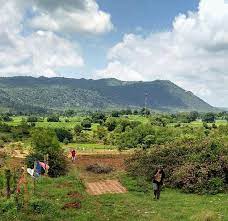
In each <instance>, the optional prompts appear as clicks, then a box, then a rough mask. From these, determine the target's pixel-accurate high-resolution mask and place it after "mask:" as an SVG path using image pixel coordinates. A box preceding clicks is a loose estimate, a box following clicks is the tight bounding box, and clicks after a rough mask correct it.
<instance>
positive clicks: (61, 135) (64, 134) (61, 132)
mask: <svg viewBox="0 0 228 221" xmlns="http://www.w3.org/2000/svg"><path fill="white" fill-rule="evenodd" d="M55 133H56V135H57V138H58V140H59V142H63V141H64V140H65V139H67V140H68V142H71V141H72V140H73V135H72V133H71V132H70V131H68V130H66V129H64V128H56V129H55Z"/></svg>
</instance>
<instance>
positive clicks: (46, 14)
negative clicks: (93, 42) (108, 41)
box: [27, 0, 113, 34]
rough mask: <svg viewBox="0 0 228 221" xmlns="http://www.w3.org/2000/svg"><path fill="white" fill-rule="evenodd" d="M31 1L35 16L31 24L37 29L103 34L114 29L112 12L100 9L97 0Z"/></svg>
mask: <svg viewBox="0 0 228 221" xmlns="http://www.w3.org/2000/svg"><path fill="white" fill-rule="evenodd" d="M27 1H28V0H27ZM30 2H32V4H33V10H34V13H35V16H34V17H33V18H32V19H31V21H30V22H29V24H30V26H31V27H33V28H35V29H42V30H51V31H55V32H66V33H70V34H71V33H75V32H80V33H89V34H91V33H92V34H102V33H105V32H109V31H111V30H112V29H113V25H112V22H111V16H110V14H108V13H106V12H103V11H102V10H100V9H99V6H98V4H97V3H96V1H95V0H64V1H63V0H58V1H56V0H48V1H40V0H33V1H30Z"/></svg>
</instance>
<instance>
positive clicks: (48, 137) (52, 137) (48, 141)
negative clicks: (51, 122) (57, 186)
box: [26, 128, 68, 177]
mask: <svg viewBox="0 0 228 221" xmlns="http://www.w3.org/2000/svg"><path fill="white" fill-rule="evenodd" d="M32 146H33V151H32V152H31V153H30V154H29V155H28V156H27V157H26V162H27V166H28V167H30V168H31V167H33V163H34V161H35V160H39V161H43V160H44V156H45V155H46V154H48V164H49V166H50V169H49V171H48V175H49V176H51V177H58V176H62V175H65V174H66V173H67V168H68V167H67V161H66V158H65V155H64V153H63V150H62V148H61V147H60V145H59V142H58V139H57V136H56V133H55V132H54V131H53V130H51V129H44V128H43V129H35V130H34V131H33V133H32Z"/></svg>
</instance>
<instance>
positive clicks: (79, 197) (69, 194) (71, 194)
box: [67, 192, 83, 199]
mask: <svg viewBox="0 0 228 221" xmlns="http://www.w3.org/2000/svg"><path fill="white" fill-rule="evenodd" d="M67 196H68V197H70V198H76V199H83V196H82V195H81V194H80V193H79V192H69V193H68V194H67Z"/></svg>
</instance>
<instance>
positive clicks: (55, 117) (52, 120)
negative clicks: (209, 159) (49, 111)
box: [47, 115, 60, 122]
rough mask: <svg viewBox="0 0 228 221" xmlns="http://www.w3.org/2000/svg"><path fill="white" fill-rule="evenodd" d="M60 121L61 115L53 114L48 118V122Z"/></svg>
mask: <svg viewBox="0 0 228 221" xmlns="http://www.w3.org/2000/svg"><path fill="white" fill-rule="evenodd" d="M59 121H60V120H59V117H58V116H56V115H52V116H49V117H48V118H47V122H59Z"/></svg>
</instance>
